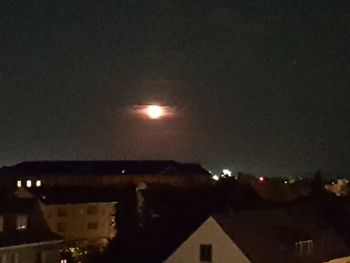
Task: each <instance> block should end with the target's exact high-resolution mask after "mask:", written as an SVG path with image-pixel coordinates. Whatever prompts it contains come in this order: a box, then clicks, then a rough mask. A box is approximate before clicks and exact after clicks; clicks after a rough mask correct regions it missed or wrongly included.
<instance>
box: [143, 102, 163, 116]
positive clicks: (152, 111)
mask: <svg viewBox="0 0 350 263" xmlns="http://www.w3.org/2000/svg"><path fill="white" fill-rule="evenodd" d="M146 113H147V115H148V117H149V118H150V119H159V118H161V117H162V116H163V115H164V109H163V108H162V107H161V106H158V105H149V106H147V108H146Z"/></svg>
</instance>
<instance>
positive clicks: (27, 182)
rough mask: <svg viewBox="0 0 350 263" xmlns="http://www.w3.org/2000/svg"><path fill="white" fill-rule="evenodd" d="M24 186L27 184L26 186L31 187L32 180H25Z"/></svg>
mask: <svg viewBox="0 0 350 263" xmlns="http://www.w3.org/2000/svg"><path fill="white" fill-rule="evenodd" d="M26 186H27V187H28V188H30V187H32V181H31V180H27V181H26Z"/></svg>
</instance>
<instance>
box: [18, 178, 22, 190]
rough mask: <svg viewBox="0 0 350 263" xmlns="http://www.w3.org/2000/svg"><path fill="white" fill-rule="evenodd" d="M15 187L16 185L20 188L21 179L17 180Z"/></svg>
mask: <svg viewBox="0 0 350 263" xmlns="http://www.w3.org/2000/svg"><path fill="white" fill-rule="evenodd" d="M17 187H18V188H21V187H22V181H20V180H18V181H17Z"/></svg>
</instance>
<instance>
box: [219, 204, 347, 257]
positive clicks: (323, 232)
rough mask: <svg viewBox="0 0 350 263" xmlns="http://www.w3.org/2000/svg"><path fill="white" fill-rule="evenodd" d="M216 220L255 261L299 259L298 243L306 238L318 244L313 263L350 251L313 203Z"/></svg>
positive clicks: (251, 212)
mask: <svg viewBox="0 0 350 263" xmlns="http://www.w3.org/2000/svg"><path fill="white" fill-rule="evenodd" d="M214 219H215V220H216V221H217V222H218V224H219V225H220V226H221V227H222V228H223V230H224V231H225V232H226V233H227V234H228V235H229V236H230V237H231V239H232V240H233V241H234V242H235V244H236V245H238V247H239V248H240V249H241V250H242V251H243V253H244V254H245V255H246V256H247V257H248V258H249V259H250V260H251V261H252V262H259V263H265V262H266V263H280V262H299V261H298V260H299V259H298V258H297V257H296V254H295V243H296V242H299V241H305V240H313V242H314V244H315V246H314V247H315V249H317V247H318V250H317V251H316V253H314V254H313V255H312V256H311V257H309V258H308V259H307V261H308V262H310V263H311V262H324V261H327V260H329V259H332V258H337V257H341V256H346V255H349V252H350V251H349V249H348V247H347V246H346V245H345V243H344V241H343V240H342V239H341V238H340V236H339V235H338V234H337V233H336V232H335V231H334V230H333V229H332V228H331V226H330V224H329V223H328V222H327V221H326V220H324V218H323V217H322V216H321V215H320V214H319V213H318V211H317V210H316V209H314V208H312V207H310V206H307V207H291V208H284V209H278V210H263V211H261V210H256V211H248V212H238V213H234V214H232V215H231V216H227V215H215V216H214ZM320 244H321V245H320ZM325 244H328V245H325ZM316 245H317V246H316ZM319 246H322V247H323V249H320V247H319ZM301 262H303V261H301Z"/></svg>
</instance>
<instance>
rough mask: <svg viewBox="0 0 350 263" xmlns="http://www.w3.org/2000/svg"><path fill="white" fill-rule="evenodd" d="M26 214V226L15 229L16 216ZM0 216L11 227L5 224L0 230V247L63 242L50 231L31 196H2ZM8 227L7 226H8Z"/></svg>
mask: <svg viewBox="0 0 350 263" xmlns="http://www.w3.org/2000/svg"><path fill="white" fill-rule="evenodd" d="M18 215H26V216H27V217H28V218H27V220H28V221H27V223H28V227H27V228H26V229H21V230H17V229H16V228H15V224H16V223H15V222H13V221H14V220H16V216H18ZM0 216H2V217H3V219H4V222H5V221H6V222H10V221H12V223H11V224H10V225H11V227H9V226H8V224H5V227H4V229H3V230H2V231H0V248H6V247H12V246H28V245H32V244H34V243H43V242H52V241H54V242H56V243H57V242H63V240H62V238H61V237H60V236H58V235H56V234H54V233H52V232H51V231H50V230H49V228H48V226H47V225H46V223H45V221H44V219H43V218H42V215H41V212H40V210H39V209H38V206H37V201H36V200H35V199H33V198H15V197H9V198H6V199H5V198H2V199H1V200H0ZM8 227H9V228H8Z"/></svg>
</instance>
